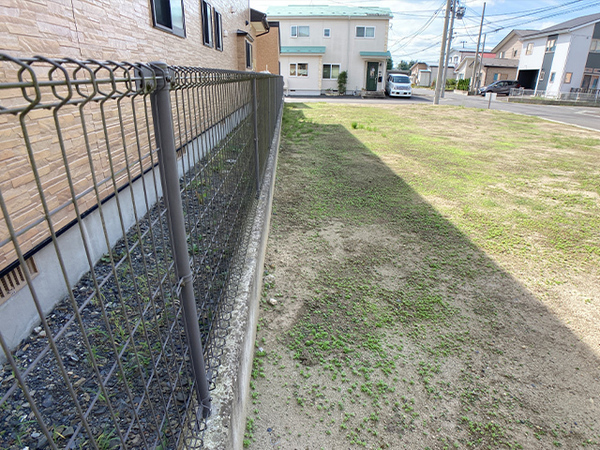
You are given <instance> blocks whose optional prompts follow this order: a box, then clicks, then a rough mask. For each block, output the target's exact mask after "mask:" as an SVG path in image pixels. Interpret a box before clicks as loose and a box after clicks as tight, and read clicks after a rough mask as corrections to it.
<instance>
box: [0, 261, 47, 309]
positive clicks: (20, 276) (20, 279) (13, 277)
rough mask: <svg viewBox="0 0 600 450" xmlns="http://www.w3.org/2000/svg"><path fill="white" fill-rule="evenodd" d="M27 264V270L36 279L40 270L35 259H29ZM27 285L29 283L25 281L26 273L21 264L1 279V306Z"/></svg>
mask: <svg viewBox="0 0 600 450" xmlns="http://www.w3.org/2000/svg"><path fill="white" fill-rule="evenodd" d="M25 264H27V268H28V269H29V273H30V275H31V277H32V278H34V277H35V276H36V275H37V274H38V269H37V266H36V265H35V261H34V259H33V257H32V258H29V259H27V260H26V261H25ZM26 284H27V281H26V280H25V271H24V270H23V268H22V267H21V265H20V264H19V265H18V266H17V267H15V268H14V269H13V270H11V271H10V272H8V273H7V274H5V275H4V276H3V277H2V278H0V305H1V304H2V303H4V302H5V301H6V300H8V299H9V298H10V297H11V296H12V295H13V294H14V293H15V292H17V291H19V290H20V289H21V288H22V287H23V286H25V285H26Z"/></svg>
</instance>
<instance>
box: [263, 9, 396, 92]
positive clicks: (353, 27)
mask: <svg viewBox="0 0 600 450" xmlns="http://www.w3.org/2000/svg"><path fill="white" fill-rule="evenodd" d="M267 17H268V19H269V20H276V21H278V22H279V27H280V32H281V54H280V63H281V75H283V78H284V85H285V92H286V94H288V95H320V94H322V93H326V92H334V91H337V89H338V82H337V79H338V75H339V73H341V72H343V71H347V73H348V81H347V84H346V92H343V93H341V94H347V93H354V94H357V93H360V92H361V91H367V92H368V91H372V92H379V93H383V91H384V89H385V78H384V75H385V69H386V61H387V59H388V58H390V56H391V55H390V52H389V51H388V50H387V41H388V30H389V21H390V19H391V18H392V12H391V11H390V10H389V9H388V8H376V7H349V6H312V5H311V6H308V5H307V6H282V7H276V6H271V7H269V8H268V10H267Z"/></svg>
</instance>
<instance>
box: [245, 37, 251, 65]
mask: <svg viewBox="0 0 600 450" xmlns="http://www.w3.org/2000/svg"><path fill="white" fill-rule="evenodd" d="M246 69H252V44H251V43H250V42H248V41H246Z"/></svg>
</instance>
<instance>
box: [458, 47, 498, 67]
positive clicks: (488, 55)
mask: <svg viewBox="0 0 600 450" xmlns="http://www.w3.org/2000/svg"><path fill="white" fill-rule="evenodd" d="M475 53H477V51H476V50H471V49H466V48H460V49H456V48H452V49H450V52H449V54H448V65H450V64H454V67H458V65H459V64H460V63H461V62H462V60H463V59H465V58H466V57H468V56H471V57H473V58H474V57H475ZM495 56H496V55H495V54H494V53H493V52H485V53H483V57H484V58H494V57H495Z"/></svg>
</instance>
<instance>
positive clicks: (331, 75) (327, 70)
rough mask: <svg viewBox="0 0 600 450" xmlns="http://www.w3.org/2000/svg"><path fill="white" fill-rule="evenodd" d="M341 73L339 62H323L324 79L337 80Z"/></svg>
mask: <svg viewBox="0 0 600 450" xmlns="http://www.w3.org/2000/svg"><path fill="white" fill-rule="evenodd" d="M339 74H340V65H339V64H323V79H324V80H337V78H338V75H339Z"/></svg>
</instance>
